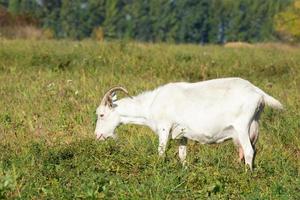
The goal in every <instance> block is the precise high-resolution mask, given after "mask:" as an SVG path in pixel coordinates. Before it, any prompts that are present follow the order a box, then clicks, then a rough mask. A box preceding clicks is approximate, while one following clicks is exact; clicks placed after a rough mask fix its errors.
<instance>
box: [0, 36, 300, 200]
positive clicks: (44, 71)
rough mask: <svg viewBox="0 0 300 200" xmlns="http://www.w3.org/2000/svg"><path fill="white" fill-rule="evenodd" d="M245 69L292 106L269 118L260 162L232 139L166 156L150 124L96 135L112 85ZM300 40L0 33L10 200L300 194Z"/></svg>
mask: <svg viewBox="0 0 300 200" xmlns="http://www.w3.org/2000/svg"><path fill="white" fill-rule="evenodd" d="M231 76H239V77H242V78H245V79H248V80H250V81H251V82H252V83H254V84H255V85H257V86H258V87H260V88H262V89H263V90H265V91H266V92H268V93H269V94H271V95H272V96H274V97H275V98H277V99H279V100H280V101H281V102H282V103H283V104H284V106H285V111H283V112H278V111H274V110H271V109H269V108H266V109H265V111H264V113H263V114H262V117H261V126H260V138H259V141H258V144H257V156H256V162H255V169H254V171H253V172H252V173H250V172H245V170H244V166H243V165H241V164H239V163H238V162H237V158H238V153H237V150H236V148H235V146H234V145H233V143H232V142H231V141H229V142H225V143H223V144H218V145H201V144H198V143H196V142H192V141H190V142H189V145H188V168H187V169H184V168H182V167H181V165H180V163H179V161H178V158H177V157H178V156H177V142H176V141H171V142H170V143H169V145H168V151H167V155H166V158H165V159H164V160H162V159H159V157H158V155H157V143H158V138H157V137H156V136H155V134H154V133H153V132H152V131H151V130H150V129H148V128H146V127H141V126H135V125H126V126H121V127H119V128H118V129H117V133H118V136H119V139H118V140H117V141H111V140H108V141H105V142H99V141H95V139H94V133H93V132H94V127H95V120H96V116H95V109H96V107H97V106H98V104H99V103H100V99H101V97H102V95H103V94H104V92H105V91H106V90H107V89H108V88H110V87H112V86H115V85H123V86H125V87H126V88H127V89H128V90H129V91H130V93H131V94H132V95H135V94H138V93H140V92H142V91H145V90H150V89H153V88H155V87H157V86H159V85H161V84H164V83H167V82H170V81H192V82H194V81H201V80H205V79H212V78H217V77H231ZM299 172H300V49H299V48H294V47H288V46H285V45H277V44H259V45H255V46H250V47H246V48H242V47H241V48H234V47H233V48H226V47H221V46H203V47H202V46H197V45H167V44H142V43H133V42H130V43H127V42H104V43H97V42H95V41H82V42H73V41H24V40H0V199H1V198H7V199H102V198H103V199H300V178H299Z"/></svg>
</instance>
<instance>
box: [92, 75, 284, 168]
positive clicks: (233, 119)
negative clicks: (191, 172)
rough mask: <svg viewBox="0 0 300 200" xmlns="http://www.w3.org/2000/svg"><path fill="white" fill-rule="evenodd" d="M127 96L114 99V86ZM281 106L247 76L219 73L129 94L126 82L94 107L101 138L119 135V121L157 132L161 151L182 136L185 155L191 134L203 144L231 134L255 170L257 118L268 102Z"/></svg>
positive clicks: (181, 149) (183, 157) (181, 150)
mask: <svg viewBox="0 0 300 200" xmlns="http://www.w3.org/2000/svg"><path fill="white" fill-rule="evenodd" d="M118 90H119V91H123V92H124V93H125V94H127V95H128V97H125V98H122V99H120V100H117V99H115V98H116V96H115V92H116V91H118ZM265 104H266V105H268V106H270V107H272V108H276V109H282V108H283V107H282V105H281V103H280V102H279V101H278V100H276V99H274V98H273V97H271V96H269V95H268V94H266V93H265V92H263V91H262V90H261V89H259V88H258V87H256V86H254V85H253V84H251V83H250V82H249V81H247V80H244V79H241V78H221V79H213V80H208V81H202V82H197V83H186V82H176V83H169V84H166V85H163V86H160V87H158V88H156V89H154V90H153V91H148V92H144V93H142V94H140V95H137V96H134V97H131V96H130V95H129V93H128V91H127V90H126V89H125V88H124V87H120V86H118V87H114V88H111V89H110V90H108V91H107V92H106V94H105V95H104V97H103V99H102V101H101V103H100V105H99V107H98V108H97V110H96V113H97V124H96V129H95V134H96V137H97V139H100V140H104V139H106V138H108V137H113V138H115V137H116V136H115V133H114V130H115V128H116V127H117V126H119V125H120V124H139V125H146V126H148V127H150V128H151V129H152V130H153V131H154V132H155V133H157V135H158V137H159V145H158V153H159V155H160V156H163V155H164V153H165V149H166V145H167V142H168V140H169V136H170V135H171V136H172V139H177V140H179V144H180V145H179V149H178V151H179V153H178V154H179V158H180V160H181V162H182V163H183V164H185V162H186V161H185V160H186V145H187V139H191V140H195V141H198V142H200V143H202V144H209V143H220V142H223V141H225V140H228V139H233V141H234V143H235V144H236V145H237V146H238V148H239V159H240V160H243V159H244V161H245V164H246V165H249V167H250V169H251V170H252V164H253V156H254V147H255V143H256V141H257V138H258V125H259V124H258V121H259V117H260V114H261V112H262V111H263V108H264V106H265Z"/></svg>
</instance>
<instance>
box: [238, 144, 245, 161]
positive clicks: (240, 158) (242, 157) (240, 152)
mask: <svg viewBox="0 0 300 200" xmlns="http://www.w3.org/2000/svg"><path fill="white" fill-rule="evenodd" d="M238 148H239V162H240V163H241V162H242V161H243V159H244V151H243V148H242V147H241V146H239V147H238Z"/></svg>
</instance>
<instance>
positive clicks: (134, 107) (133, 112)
mask: <svg viewBox="0 0 300 200" xmlns="http://www.w3.org/2000/svg"><path fill="white" fill-rule="evenodd" d="M116 104H117V107H116V111H117V112H118V113H119V114H120V117H121V123H122V124H138V125H149V124H148V116H147V106H146V105H144V104H143V103H142V102H141V101H140V100H139V99H136V98H132V99H131V98H124V99H120V100H118V101H117V102H116Z"/></svg>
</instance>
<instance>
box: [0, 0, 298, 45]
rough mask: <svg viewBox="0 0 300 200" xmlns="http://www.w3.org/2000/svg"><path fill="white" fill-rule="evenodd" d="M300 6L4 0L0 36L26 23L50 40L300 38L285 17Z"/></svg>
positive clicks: (249, 1)
mask: <svg viewBox="0 0 300 200" xmlns="http://www.w3.org/2000/svg"><path fill="white" fill-rule="evenodd" d="M296 2H297V1H296ZM295 5H297V4H296V3H295V1H292V0H264V1H261V0H0V28H1V29H2V31H1V30H0V34H2V35H4V36H5V35H6V36H8V37H9V34H13V33H16V32H17V31H20V30H21V27H24V25H25V24H26V25H27V26H30V27H32V29H34V28H39V29H40V30H42V31H41V33H40V34H41V35H43V36H45V35H46V37H47V38H73V39H83V38H87V37H94V38H96V39H98V40H103V38H105V39H119V38H122V39H135V40H140V41H151V42H161V41H163V42H176V43H224V42H229V41H247V42H259V41H274V40H277V39H287V40H292V39H295V38H297V36H295V35H293V33H292V31H290V28H289V27H290V26H289V27H287V26H286V24H289V23H290V21H292V22H293V23H294V22H295V21H297V20H298V19H297V14H296V17H295V16H291V15H290V14H285V13H286V12H289V13H292V12H295V9H293V8H294V7H295ZM297 12H299V10H296V13H297ZM290 17H292V19H291V20H290ZM295 26H297V24H296V25H294V27H293V28H295ZM12 27H13V28H12ZM298 28H299V30H300V27H298ZM10 29H11V30H10ZM4 30H6V32H5V31H4ZM296 30H298V29H297V27H296ZM10 31H11V32H10ZM29 34H30V33H29ZM291 38H292V39H291Z"/></svg>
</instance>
